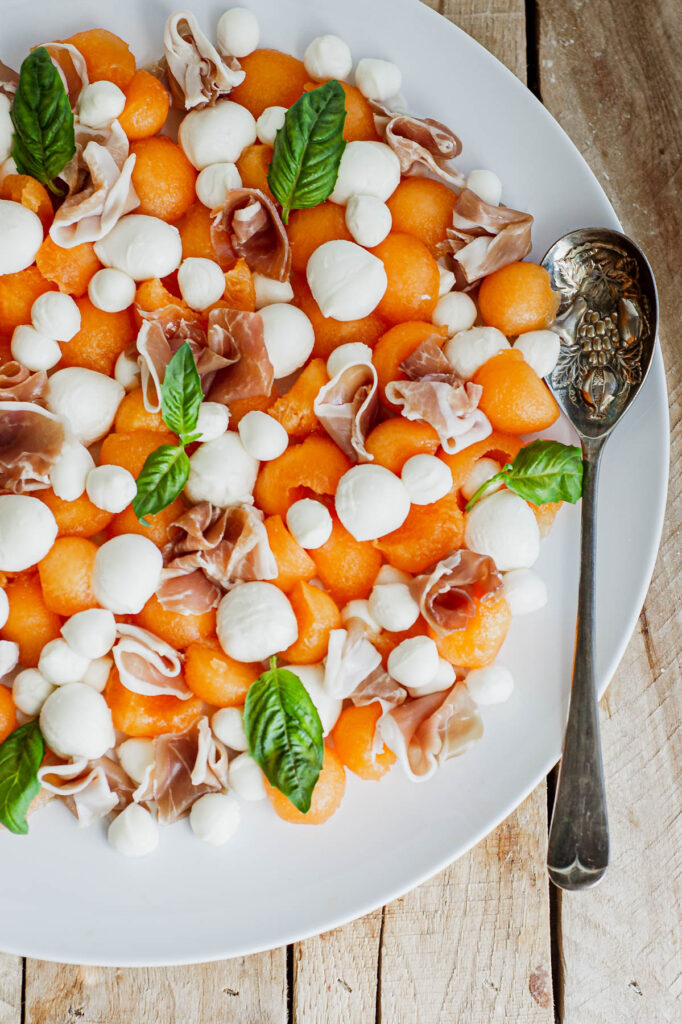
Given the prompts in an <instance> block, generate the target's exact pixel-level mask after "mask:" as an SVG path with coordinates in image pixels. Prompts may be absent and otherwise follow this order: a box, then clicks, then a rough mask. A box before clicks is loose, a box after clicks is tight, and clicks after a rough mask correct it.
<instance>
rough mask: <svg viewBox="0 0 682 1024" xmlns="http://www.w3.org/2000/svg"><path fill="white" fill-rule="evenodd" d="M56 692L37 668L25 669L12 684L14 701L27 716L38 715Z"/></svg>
mask: <svg viewBox="0 0 682 1024" xmlns="http://www.w3.org/2000/svg"><path fill="white" fill-rule="evenodd" d="M53 692H54V686H53V685H52V683H48V681H47V679H46V678H45V676H44V675H41V673H40V672H39V671H38V669H37V668H25V669H24V671H23V672H20V673H19V675H17V676H15V677H14V682H13V683H12V699H13V700H14V703H15V704H16V706H17V707H18V708H19V710H20V711H23V712H24V714H25V715H31V717H33V716H34V715H37V714H39V713H40V709H41V708H42V706H43V704H44V703H45V701H46V700H47V698H48V697H49V696H50V694H51V693H53Z"/></svg>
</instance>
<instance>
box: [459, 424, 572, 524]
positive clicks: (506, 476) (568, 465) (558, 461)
mask: <svg viewBox="0 0 682 1024" xmlns="http://www.w3.org/2000/svg"><path fill="white" fill-rule="evenodd" d="M500 480H502V482H503V483H504V484H505V485H506V486H507V487H508V488H509V490H510V491H514V492H515V493H516V494H518V495H519V497H520V498H523V499H524V500H525V501H532V502H533V504H534V505H544V504H545V502H548V501H569V502H571V504H574V503H575V502H576V501H578V499H579V498H580V497H581V496H582V493H583V457H582V452H581V450H580V448H576V447H575V445H569V444H561V442H560V441H533V442H532V443H531V444H528V445H526V446H525V448H522V449H521V451H520V452H519V454H518V455H517V456H516V458H515V459H514V461H513V462H511V463H507V465H506V466H503V467H502V469H501V470H500V472H499V473H496V474H495V476H493V477H491V478H490V480H486V481H485V483H484V484H482V485H481V486H480V487H479V488H478V490H477V491H476V493H475V494H474V495H473V496H472V497H471V499H470V500H469V501H468V502H467V505H466V510H467V512H468V511H469V509H471V508H473V507H474V505H475V504H476V502H477V501H479V500H480V499H481V498H482V497H483V496H484V495H485V493H486V491H488V490H489V489H490V487H492V485H493V484H495V483H497V482H498V481H500Z"/></svg>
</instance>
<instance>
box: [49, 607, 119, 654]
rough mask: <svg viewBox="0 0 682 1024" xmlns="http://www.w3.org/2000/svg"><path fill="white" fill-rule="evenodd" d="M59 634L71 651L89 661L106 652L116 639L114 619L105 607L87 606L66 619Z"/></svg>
mask: <svg viewBox="0 0 682 1024" xmlns="http://www.w3.org/2000/svg"><path fill="white" fill-rule="evenodd" d="M61 634H62V636H63V637H64V639H65V640H66V642H67V644H68V645H69V647H70V648H71V650H72V651H75V652H76V654H80V655H81V657H83V658H87V659H88V660H89V661H90V660H92V659H93V658H102V657H103V656H104V655H105V654H108V653H109V651H110V650H111V648H112V647H113V646H114V643H115V641H116V619H115V618H114V616H113V614H112V613H111V612H110V611H108V610H107V609H105V608H88V609H87V610H86V611H84V612H76V614H75V615H72V616H71V617H70V618H69V619H67V620H66V622H65V623H64V625H63V626H62V628H61Z"/></svg>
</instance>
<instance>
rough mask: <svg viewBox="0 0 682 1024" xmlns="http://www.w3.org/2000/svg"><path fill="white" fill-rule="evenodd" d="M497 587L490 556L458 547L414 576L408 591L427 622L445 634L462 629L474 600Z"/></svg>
mask: <svg viewBox="0 0 682 1024" xmlns="http://www.w3.org/2000/svg"><path fill="white" fill-rule="evenodd" d="M501 586H502V577H501V576H500V574H499V572H498V571H497V566H496V565H495V563H494V562H493V560H492V558H489V557H488V556H487V555H477V554H476V553H475V552H474V551H468V550H467V549H466V548H462V550H460V551H453V552H452V554H451V555H448V557H447V558H444V559H442V561H440V562H438V563H437V564H436V565H434V566H432V568H431V569H429V570H428V571H427V572H425V573H422V575H421V576H415V578H414V579H413V580H412V581H411V583H410V591H411V593H412V596H413V598H414V599H415V601H416V602H417V603H418V605H419V610H420V612H421V614H422V615H423V617H424V618H425V619H426V621H427V622H428V624H429V625H430V626H431V627H432V628H433V629H434V630H435V631H436V633H439V634H440V635H441V636H445V635H446V634H447V633H451V632H452V631H453V629H463V628H464V627H465V626H466V624H467V622H468V620H469V619H470V618H471V617H472V616H473V615H475V614H476V603H475V602H476V601H477V600H478V601H480V600H483V599H485V598H487V597H492V596H493V595H494V594H496V593H497V592H498V590H499V589H500V587H501Z"/></svg>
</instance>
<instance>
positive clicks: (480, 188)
mask: <svg viewBox="0 0 682 1024" xmlns="http://www.w3.org/2000/svg"><path fill="white" fill-rule="evenodd" d="M467 188H468V189H471V191H472V192H475V193H476V195H477V196H479V197H480V198H481V199H482V200H483V202H484V203H490V205H491V206H497V205H498V204H499V202H500V199H501V198H502V182H501V181H500V179H499V178H498V177H497V175H496V174H495V172H494V171H483V170H478V171H471V173H470V174H469V176H468V178H467Z"/></svg>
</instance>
